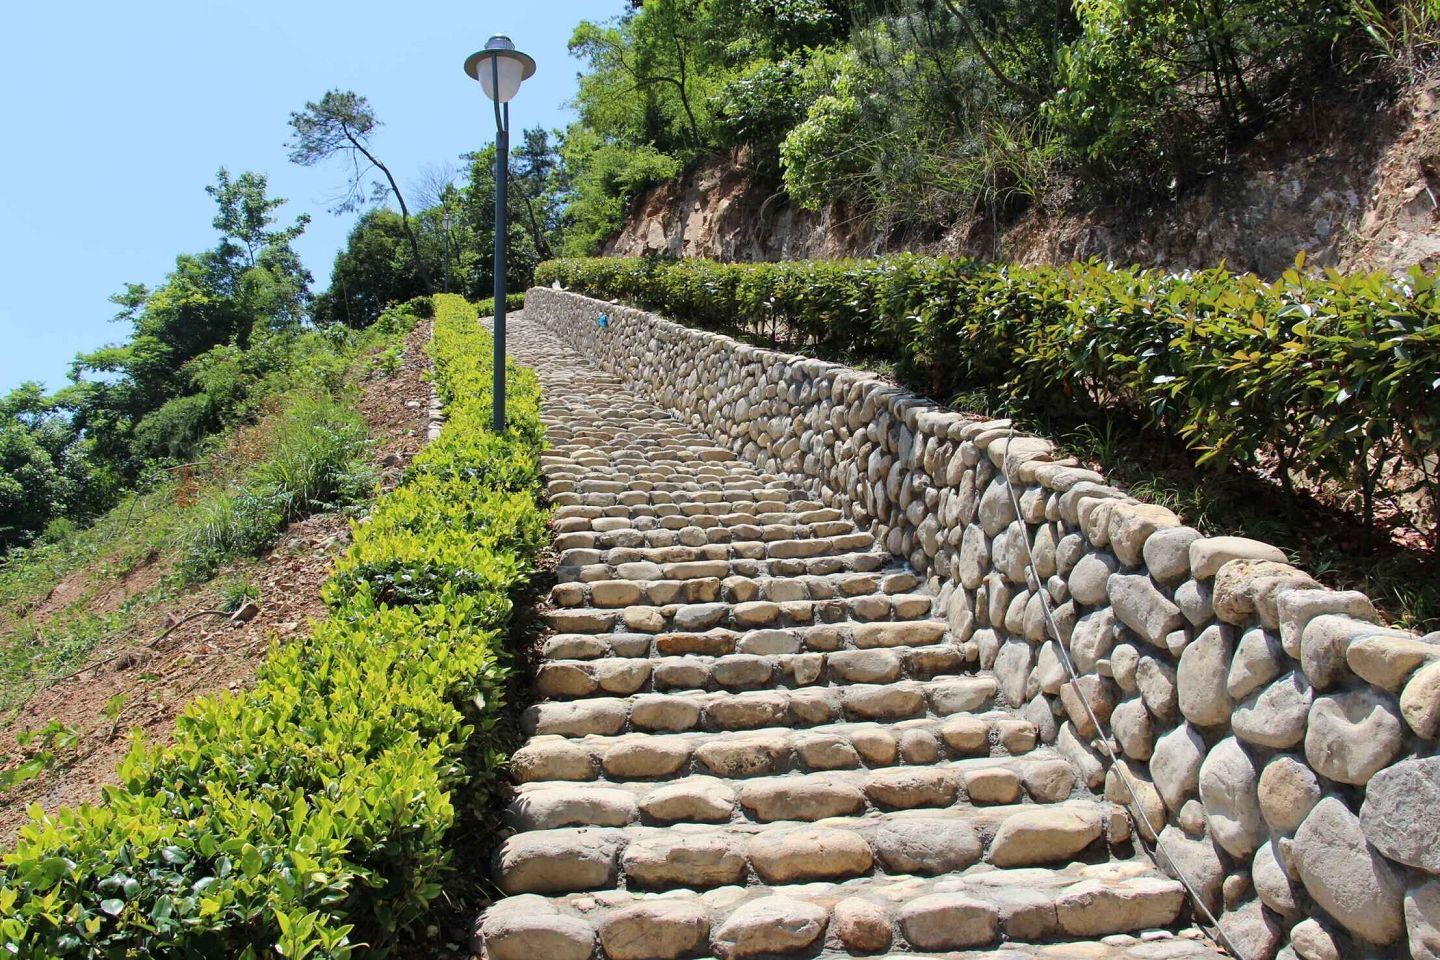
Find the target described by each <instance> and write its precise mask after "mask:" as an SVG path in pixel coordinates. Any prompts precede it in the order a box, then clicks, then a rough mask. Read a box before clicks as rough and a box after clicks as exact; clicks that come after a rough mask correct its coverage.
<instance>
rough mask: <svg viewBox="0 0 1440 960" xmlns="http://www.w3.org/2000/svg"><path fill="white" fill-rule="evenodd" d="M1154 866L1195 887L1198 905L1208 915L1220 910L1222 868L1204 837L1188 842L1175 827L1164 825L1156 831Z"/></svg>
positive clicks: (1222, 880)
mask: <svg viewBox="0 0 1440 960" xmlns="http://www.w3.org/2000/svg"><path fill="white" fill-rule="evenodd" d="M1158 849H1159V851H1160V852H1159V854H1158V855H1157V856H1156V858H1155V862H1156V864H1157V865H1158V866H1159V867H1160V869H1161V870H1164V871H1165V872H1166V873H1167V874H1169V875H1170V876H1172V877H1175V878H1177V879H1178V878H1179V877H1180V876H1181V875H1182V874H1183V875H1184V877H1185V879H1186V881H1188V882H1189V883H1190V884H1191V885H1192V886H1194V888H1195V892H1196V893H1197V894H1199V896H1200V900H1201V902H1203V903H1204V904H1205V906H1206V907H1207V908H1209V909H1210V910H1211V911H1212V912H1216V913H1218V912H1219V911H1220V886H1221V884H1222V883H1223V882H1224V880H1225V865H1224V864H1222V863H1221V862H1220V854H1219V852H1218V851H1217V850H1216V849H1215V844H1214V843H1212V842H1211V841H1210V839H1209V838H1208V837H1200V838H1199V839H1191V838H1190V837H1187V836H1185V834H1184V833H1182V832H1181V831H1180V829H1179V828H1178V827H1175V826H1173V825H1171V826H1167V827H1166V828H1165V829H1163V830H1161V831H1160V844H1159V848H1158Z"/></svg>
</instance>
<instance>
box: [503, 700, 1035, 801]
mask: <svg viewBox="0 0 1440 960" xmlns="http://www.w3.org/2000/svg"><path fill="white" fill-rule="evenodd" d="M751 737H753V738H755V739H756V740H757V741H762V742H765V744H766V746H765V749H766V751H767V753H768V755H769V763H770V765H771V766H772V767H773V769H774V770H777V771H783V770H798V771H810V772H820V771H825V770H852V769H861V768H871V769H873V768H879V767H892V766H895V765H896V764H900V763H905V764H911V765H913V764H920V763H926V762H934V760H935V759H937V758H945V759H961V758H965V757H996V758H1002V757H1015V756H1023V755H1025V754H1028V753H1030V752H1031V751H1033V750H1035V748H1036V743H1037V739H1038V737H1037V732H1036V729H1035V725H1034V724H1032V723H1030V721H1028V720H1023V719H1020V718H1018V717H1014V716H1012V715H1010V714H1008V713H1006V712H1004V711H992V712H989V713H982V714H969V713H963V714H956V715H955V716H952V717H946V718H945V719H943V720H935V719H921V720H909V721H904V722H901V723H896V724H880V723H835V724H825V725H821V726H817V727H811V728H809V729H807V730H790V729H787V728H782V727H770V728H766V729H761V730H756V731H753V733H751V734H733V733H719V734H715V733H677V734H625V735H622V736H618V737H602V736H590V737H582V738H579V739H570V738H566V737H558V736H538V737H533V738H532V739H531V740H530V741H529V742H528V743H526V744H525V746H523V747H521V748H520V749H519V750H518V751H516V753H515V755H514V756H513V757H512V758H511V763H510V770H511V774H512V776H513V777H514V778H515V782H516V783H518V784H525V783H535V782H545V781H565V782H586V781H592V780H602V781H611V782H620V781H630V780H656V779H662V778H667V777H681V776H686V775H689V774H692V773H695V774H714V773H716V772H717V767H716V766H712V765H711V763H710V759H711V758H712V757H717V758H718V757H719V756H723V755H725V754H726V753H728V752H729V751H730V749H731V747H732V746H733V745H734V744H736V743H737V742H738V743H746V742H748V738H751ZM720 762H721V761H720V760H718V759H716V760H715V763H716V764H719V763H720ZM765 772H769V771H764V770H760V769H758V768H757V769H755V770H749V769H740V768H736V767H734V766H731V767H730V769H729V772H728V773H727V774H726V775H727V776H729V777H731V778H742V777H746V776H755V775H760V774H762V773H765Z"/></svg>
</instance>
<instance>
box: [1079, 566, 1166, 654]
mask: <svg viewBox="0 0 1440 960" xmlns="http://www.w3.org/2000/svg"><path fill="white" fill-rule="evenodd" d="M1109 591H1110V603H1111V605H1112V606H1113V607H1114V608H1115V616H1116V617H1118V618H1119V619H1120V622H1121V623H1123V624H1125V625H1126V626H1127V627H1129V628H1130V629H1131V630H1134V631H1135V632H1136V633H1137V634H1139V635H1140V637H1141V638H1142V639H1143V640H1145V641H1146V642H1147V643H1150V644H1153V645H1154V646H1157V647H1160V648H1161V649H1164V647H1165V635H1166V634H1168V633H1170V632H1171V631H1172V630H1175V629H1177V628H1178V627H1179V626H1180V619H1181V618H1180V608H1179V607H1177V606H1175V604H1173V603H1171V602H1170V600H1169V599H1167V598H1166V596H1165V595H1164V594H1163V593H1161V592H1160V590H1159V588H1157V587H1156V586H1155V584H1154V582H1153V581H1152V580H1151V579H1150V578H1149V577H1148V576H1145V575H1144V574H1120V573H1117V574H1114V575H1112V576H1111V577H1110V583H1109ZM1071 592H1072V593H1073V592H1074V587H1073V586H1072V587H1071Z"/></svg>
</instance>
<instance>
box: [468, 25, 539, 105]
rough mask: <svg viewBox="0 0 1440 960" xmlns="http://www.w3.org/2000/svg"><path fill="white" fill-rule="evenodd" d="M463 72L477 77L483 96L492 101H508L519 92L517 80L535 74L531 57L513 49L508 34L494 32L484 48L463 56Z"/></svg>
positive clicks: (525, 78) (519, 81)
mask: <svg viewBox="0 0 1440 960" xmlns="http://www.w3.org/2000/svg"><path fill="white" fill-rule="evenodd" d="M465 72H466V73H468V74H469V75H470V77H471V79H474V80H479V81H480V88H481V89H482V90H484V91H485V96H487V97H489V98H490V99H491V100H494V101H495V102H496V103H509V102H510V101H511V100H513V99H514V98H515V94H517V93H519V92H520V84H521V83H523V82H524V81H526V80H529V79H530V78H531V77H532V76H534V75H535V60H534V59H533V58H532V57H530V56H529V55H527V54H524V53H521V52H520V51H519V50H516V49H515V44H513V43H511V42H510V38H509V37H502V36H494V37H491V38H490V39H489V41H488V42H487V43H486V44H485V49H484V50H479V51H476V52H475V53H472V54H470V56H469V57H468V58H467V59H466V60H465Z"/></svg>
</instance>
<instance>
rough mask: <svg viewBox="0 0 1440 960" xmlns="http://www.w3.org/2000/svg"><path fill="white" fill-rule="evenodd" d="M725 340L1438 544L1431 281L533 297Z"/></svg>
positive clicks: (896, 267) (748, 268)
mask: <svg viewBox="0 0 1440 960" xmlns="http://www.w3.org/2000/svg"><path fill="white" fill-rule="evenodd" d="M554 281H559V282H560V283H561V284H562V285H563V286H565V287H567V288H569V289H572V290H575V291H578V292H580V293H586V294H590V295H592V296H597V297H603V298H606V299H614V300H624V301H629V302H633V303H636V304H639V305H641V306H645V307H649V308H652V309H656V310H660V311H662V312H665V313H667V314H669V315H671V316H673V317H676V318H677V319H682V320H689V321H690V322H693V323H696V324H698V325H700V326H703V327H707V328H709V329H716V330H723V331H727V332H732V333H738V334H740V335H743V336H746V337H748V338H750V339H752V340H758V341H761V342H766V343H769V344H772V345H775V346H778V347H782V348H785V349H793V350H809V351H812V352H815V353H818V354H820V355H822V356H828V357H834V358H849V357H859V358H862V359H874V360H880V361H882V362H887V363H892V364H894V365H895V366H896V369H897V371H898V372H899V374H900V375H901V377H902V378H903V379H905V380H906V381H907V382H908V383H909V384H910V385H911V386H913V387H915V388H916V389H918V390H921V391H924V392H928V393H931V394H932V395H935V396H945V397H948V396H953V395H955V394H957V393H962V392H967V391H972V390H975V389H978V388H988V389H989V392H990V393H992V394H994V395H998V396H1000V397H1002V398H1003V399H1004V400H1005V401H1007V402H1013V403H1015V404H1017V405H1019V406H1021V407H1023V408H1025V409H1028V410H1032V411H1039V412H1051V411H1056V410H1063V411H1066V412H1074V411H1076V410H1078V411H1080V412H1082V413H1083V412H1084V411H1086V410H1094V411H1098V410H1101V409H1114V408H1117V407H1118V408H1122V409H1124V410H1126V411H1127V412H1129V413H1131V414H1133V415H1135V416H1137V417H1138V418H1140V419H1141V420H1142V421H1144V422H1146V423H1148V424H1149V425H1151V426H1153V427H1155V428H1157V429H1159V430H1162V431H1166V432H1169V433H1170V434H1172V435H1174V436H1176V437H1179V438H1181V439H1183V440H1184V442H1185V443H1186V444H1188V445H1189V446H1190V447H1191V448H1192V449H1193V450H1195V451H1196V452H1197V454H1198V455H1199V459H1200V460H1201V461H1202V462H1203V461H1211V462H1214V463H1215V464H1217V465H1225V464H1237V465H1246V466H1254V465H1256V464H1258V463H1259V462H1260V459H1261V458H1262V457H1264V456H1267V455H1268V456H1272V457H1274V458H1276V459H1277V460H1278V462H1279V464H1280V467H1279V473H1280V478H1281V481H1282V482H1286V483H1288V482H1289V477H1290V476H1291V475H1292V474H1303V475H1305V476H1308V477H1309V478H1311V479H1313V480H1318V481H1320V482H1323V483H1325V484H1327V485H1329V486H1330V487H1331V488H1332V489H1334V490H1338V491H1340V492H1342V493H1347V494H1350V495H1353V496H1354V497H1355V498H1356V499H1357V500H1358V501H1359V505H1360V508H1361V510H1362V511H1363V512H1364V514H1365V519H1366V521H1367V522H1369V521H1370V520H1371V519H1372V518H1373V511H1374V508H1375V504H1376V502H1377V501H1378V500H1379V499H1380V498H1381V497H1388V498H1390V499H1392V500H1393V501H1394V502H1396V503H1397V504H1398V505H1399V506H1400V508H1401V509H1402V510H1406V511H1408V512H1409V513H1410V515H1411V517H1412V518H1413V520H1414V521H1415V523H1416V525H1417V526H1419V527H1421V528H1422V529H1423V530H1425V531H1426V532H1427V535H1428V536H1429V537H1430V539H1431V542H1432V543H1435V542H1437V541H1440V468H1437V466H1436V463H1435V459H1434V451H1435V449H1436V446H1437V443H1440V376H1437V371H1440V286H1437V278H1436V276H1435V275H1430V274H1426V273H1424V272H1423V271H1421V270H1419V269H1414V270H1411V271H1410V272H1409V273H1407V274H1406V275H1404V276H1403V277H1391V276H1388V275H1386V274H1379V273H1376V274H1357V275H1352V276H1341V275H1338V274H1335V273H1327V274H1325V275H1323V276H1317V275H1313V274H1307V273H1304V272H1303V258H1301V260H1300V262H1298V263H1297V267H1296V269H1294V270H1291V271H1288V272H1287V273H1286V274H1285V275H1284V276H1283V277H1281V278H1280V279H1278V280H1275V281H1266V280H1262V279H1260V278H1258V277H1256V276H1254V275H1250V274H1245V275H1235V274H1232V273H1230V272H1228V271H1225V270H1223V269H1215V270H1206V271H1199V272H1187V273H1181V274H1172V273H1165V272H1163V271H1159V270H1141V269H1138V268H1116V267H1111V266H1107V265H1104V264H1101V263H1097V262H1089V263H1075V264H1071V265H1069V266H1067V267H1058V268H1056V267H1016V266H1007V265H1003V264H992V263H981V262H977V261H970V260H959V259H949V258H943V257H941V258H935V257H916V256H900V257H890V258H883V259H878V260H861V261H837V262H794V263H783V264H776V263H754V264H719V263H713V262H709V261H683V262H679V263H667V262H664V261H654V260H651V261H645V260H616V259H595V260H559V261H553V262H550V263H546V264H542V265H541V267H540V269H539V270H538V271H537V272H536V283H537V284H539V285H542V286H543V285H548V284H550V283H552V282H554Z"/></svg>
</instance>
